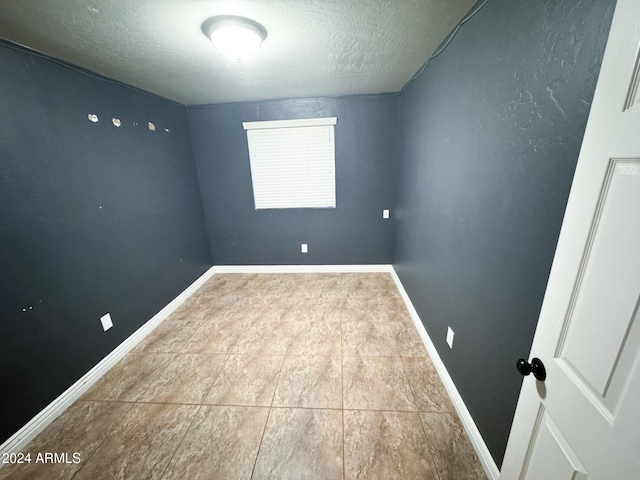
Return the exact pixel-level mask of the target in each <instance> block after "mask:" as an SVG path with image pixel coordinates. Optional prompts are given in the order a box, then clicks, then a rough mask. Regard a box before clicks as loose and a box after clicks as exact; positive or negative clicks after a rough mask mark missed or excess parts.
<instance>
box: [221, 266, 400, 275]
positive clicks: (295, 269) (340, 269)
mask: <svg viewBox="0 0 640 480" xmlns="http://www.w3.org/2000/svg"><path fill="white" fill-rule="evenodd" d="M213 269H214V271H215V273H367V272H372V273H376V272H378V273H380V272H385V273H391V272H393V266H391V265H388V264H380V265H218V266H216V267H213Z"/></svg>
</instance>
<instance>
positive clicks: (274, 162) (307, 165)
mask: <svg viewBox="0 0 640 480" xmlns="http://www.w3.org/2000/svg"><path fill="white" fill-rule="evenodd" d="M336 122H337V118H336V117H330V118H311V119H305V120H278V121H270V122H244V123H243V124H242V125H243V126H244V129H245V130H246V131H247V140H248V143H249V159H250V161H251V181H252V182H253V199H254V202H255V207H256V210H259V209H264V208H335V206H336V176H335V146H334V125H335V124H336Z"/></svg>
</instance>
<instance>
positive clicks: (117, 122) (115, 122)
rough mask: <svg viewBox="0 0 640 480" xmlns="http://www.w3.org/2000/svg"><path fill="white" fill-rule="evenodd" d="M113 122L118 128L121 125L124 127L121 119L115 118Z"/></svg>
mask: <svg viewBox="0 0 640 480" xmlns="http://www.w3.org/2000/svg"><path fill="white" fill-rule="evenodd" d="M111 121H112V122H113V124H114V125H115V126H116V127H119V126H120V125H122V123H121V122H120V119H119V118H116V117H113V118H112V119H111Z"/></svg>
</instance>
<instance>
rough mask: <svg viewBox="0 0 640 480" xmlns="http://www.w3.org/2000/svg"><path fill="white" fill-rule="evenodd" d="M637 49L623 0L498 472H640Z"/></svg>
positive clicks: (633, 14) (630, 3)
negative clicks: (538, 366) (532, 365)
mask: <svg viewBox="0 0 640 480" xmlns="http://www.w3.org/2000/svg"><path fill="white" fill-rule="evenodd" d="M639 52H640V0H618V4H617V7H616V11H615V15H614V19H613V25H612V27H611V33H610V35H609V41H608V44H607V49H606V52H605V55H604V60H603V63H602V69H601V72H600V77H599V80H598V86H597V88H596V93H595V97H594V101H593V106H592V109H591V114H590V116H589V121H588V124H587V129H586V132H585V137H584V141H583V144H582V150H581V152H580V158H579V161H578V165H577V169H576V173H575V177H574V180H573V185H572V188H571V195H570V197H569V202H568V205H567V211H566V213H565V218H564V222H563V225H562V231H561V233H560V238H559V241H558V246H557V249H556V255H555V259H554V262H553V267H552V269H551V274H550V277H549V283H548V285H547V291H546V294H545V298H544V302H543V305H542V310H541V312H540V319H539V322H538V327H537V330H536V335H535V338H534V341H533V346H532V348H531V354H530V360H531V359H532V358H534V357H537V358H539V359H540V360H542V362H543V364H544V366H545V367H546V373H547V378H546V381H544V382H541V381H537V380H536V379H535V378H533V375H531V376H529V377H525V379H524V382H523V387H522V391H521V393H520V399H519V401H518V407H517V410H516V415H515V419H514V423H513V427H512V429H511V436H510V437H509V443H508V446H507V451H506V455H505V458H504V463H503V466H502V470H501V474H500V479H501V480H521V479H527V480H556V479H557V480H569V479H572V480H584V479H595V480H634V479H640V366H639V363H640V325H639V324H640V313H639V311H638V310H639V309H638V305H639V302H640V88H639V85H638V84H639V83H640V58H639ZM525 354H526V353H525V352H523V356H524V355H525ZM514 360H515V359H514ZM514 363H515V362H514ZM514 368H515V365H514Z"/></svg>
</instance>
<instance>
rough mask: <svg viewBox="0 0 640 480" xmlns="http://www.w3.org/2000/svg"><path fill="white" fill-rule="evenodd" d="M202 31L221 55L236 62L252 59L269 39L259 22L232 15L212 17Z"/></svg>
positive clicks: (205, 23) (203, 25)
mask: <svg viewBox="0 0 640 480" xmlns="http://www.w3.org/2000/svg"><path fill="white" fill-rule="evenodd" d="M202 31H203V32H204V34H205V35H206V36H207V37H209V38H210V39H211V41H212V42H213V44H214V45H215V47H216V48H217V49H218V50H219V51H220V52H221V53H223V54H224V55H226V56H227V57H231V58H233V59H235V60H243V59H245V58H248V57H250V56H251V55H252V54H253V53H254V52H255V51H256V50H257V49H258V47H259V46H260V44H261V43H262V42H263V41H264V39H265V38H267V31H266V30H265V28H264V27H263V26H262V25H260V24H259V23H258V22H254V21H253V20H249V19H248V18H244V17H236V16H232V15H220V16H218V17H211V18H210V19H208V20H207V21H206V22H204V23H203V24H202Z"/></svg>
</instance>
